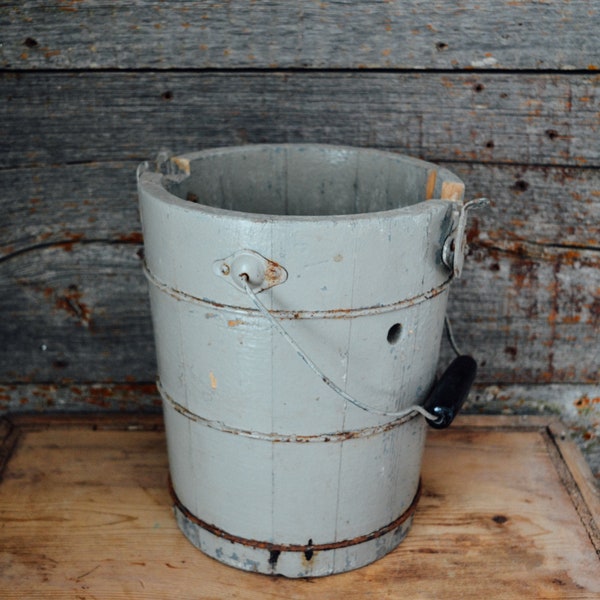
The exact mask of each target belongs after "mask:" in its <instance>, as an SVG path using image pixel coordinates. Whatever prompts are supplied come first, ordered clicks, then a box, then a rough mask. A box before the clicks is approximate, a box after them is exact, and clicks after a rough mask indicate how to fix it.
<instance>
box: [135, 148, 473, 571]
mask: <svg viewBox="0 0 600 600" xmlns="http://www.w3.org/2000/svg"><path fill="white" fill-rule="evenodd" d="M138 190H139V196H140V209H141V216H142V225H143V229H144V240H145V256H146V265H145V269H146V274H147V277H148V280H149V283H150V286H149V287H150V298H151V306H152V318H153V325H154V332H155V340H156V351H157V359H158V381H159V390H160V392H161V395H162V397H163V400H164V402H163V405H164V413H165V424H166V431H167V442H168V451H169V465H170V475H171V486H172V494H173V502H174V506H175V515H176V518H177V522H178V524H179V526H180V528H181V529H182V531H183V533H184V534H185V535H186V536H187V538H188V539H189V540H190V541H191V542H192V544H194V545H195V546H196V547H197V548H199V549H201V550H202V551H203V552H205V553H206V554H208V555H209V556H212V557H213V558H216V559H217V560H220V561H222V562H224V563H227V564H230V565H232V566H235V567H238V568H241V569H245V570H250V571H257V572H260V573H267V574H280V575H285V576H287V577H306V576H321V575H328V574H332V573H341V572H344V571H348V570H351V569H355V568H357V567H361V566H363V565H366V564H368V563H370V562H373V561H374V560H377V559H378V558H380V557H382V556H384V555H385V554H387V553H388V552H390V551H391V550H393V549H394V548H395V547H396V546H397V545H398V544H399V543H400V542H401V540H402V539H403V538H404V537H405V536H406V534H407V533H408V531H409V529H410V525H411V522H412V518H413V514H414V511H415V508H416V505H417V501H418V497H419V492H420V483H419V481H420V467H421V456H422V452H423V446H424V441H425V423H426V420H425V418H424V417H423V415H425V416H426V417H427V418H430V419H432V421H433V422H434V423H437V424H438V425H443V426H447V424H449V422H450V421H451V420H452V418H453V416H454V414H455V413H456V411H457V410H458V408H457V407H459V405H460V402H458V403H456V402H454V401H453V403H452V406H447V404H448V402H447V398H448V397H449V396H452V397H453V398H460V399H461V401H462V399H464V397H465V396H466V393H467V392H468V387H469V386H470V382H471V381H472V377H473V376H474V363H471V362H469V361H468V360H460V361H458V362H456V364H454V363H453V366H452V367H451V368H449V370H448V372H447V373H446V374H445V375H444V377H442V379H441V380H440V382H439V384H438V385H437V386H436V385H435V374H436V368H437V361H438V354H439V345H440V340H441V336H442V332H443V329H444V315H445V312H446V303H447V297H448V292H449V285H450V283H451V281H452V280H453V278H454V277H457V276H458V275H460V272H461V269H462V260H463V255H464V249H465V240H464V232H465V221H466V213H467V209H468V208H469V206H471V205H470V204H469V203H463V201H462V197H463V192H464V185H463V184H462V182H461V181H460V180H459V179H458V178H457V177H456V176H455V175H453V174H452V173H451V172H449V171H447V170H446V169H442V168H440V167H438V166H436V165H433V164H431V163H426V162H424V161H420V160H417V159H413V158H410V157H406V156H402V155H398V154H394V153H387V152H380V151H375V150H367V149H357V148H346V147H337V146H323V145H293V144H290V145H259V146H243V147H236V148H221V149H215V150H205V151H201V152H196V153H191V154H186V155H182V156H178V157H170V158H169V157H168V156H167V155H165V156H164V162H163V163H162V164H161V165H160V166H159V168H156V169H154V168H151V167H150V165H145V166H141V167H140V168H139V169H138ZM309 367H310V368H309Z"/></svg>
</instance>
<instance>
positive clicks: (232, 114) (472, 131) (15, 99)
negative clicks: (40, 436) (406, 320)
mask: <svg viewBox="0 0 600 600" xmlns="http://www.w3.org/2000/svg"><path fill="white" fill-rule="evenodd" d="M598 23H600V6H599V5H598V4H597V3H596V2H594V1H593V0H588V1H585V0H582V1H578V2H568V1H566V0H556V1H552V2H536V1H533V0H522V1H519V2H514V1H509V0H502V1H499V2H488V3H480V2H474V1H471V0H462V1H458V2H428V1H425V0H412V1H410V2H406V1H402V2H401V1H400V0H380V1H373V2H363V3H357V2H351V1H346V0H337V1H332V2H313V1H307V0H303V1H301V2H295V3H290V2H285V1H283V0H271V1H270V2H247V1H243V0H230V1H224V2H214V3H213V2H150V1H140V0H138V1H132V2H118V3H100V2H97V1H94V0H80V1H76V0H72V1H67V0H63V1H59V2H56V3H52V4H49V3H44V2H39V1H33V0H31V1H24V2H7V3H3V4H2V6H1V7H0V31H1V33H2V35H1V38H2V39H1V41H2V44H1V46H0V68H1V69H2V72H1V74H0V90H1V93H2V95H1V99H2V102H1V103H0V135H1V139H2V143H1V144H0V181H1V184H0V189H1V190H2V192H3V193H2V194H1V196H0V204H1V208H2V215H3V218H2V219H1V221H0V339H1V340H2V344H1V345H0V385H1V386H2V389H1V391H0V410H27V409H35V408H48V407H49V406H51V405H53V406H54V407H55V408H59V409H62V410H69V409H83V408H89V407H91V406H93V405H100V406H105V407H107V408H123V409H128V410H129V409H134V408H136V407H144V408H148V407H152V406H155V404H156V395H155V394H154V393H153V392H152V390H151V387H148V386H147V385H146V384H148V383H149V382H151V381H152V380H153V378H154V369H155V363H154V355H153V353H154V349H153V340H152V332H151V326H150V317H149V307H148V301H147V298H146V286H145V281H144V279H143V276H142V273H141V249H142V237H141V230H140V224H139V219H138V215H137V199H136V192H135V181H134V172H135V167H136V165H137V164H138V163H139V162H140V161H141V160H144V159H147V158H149V157H152V156H154V155H155V154H156V152H157V151H158V150H159V149H160V148H163V147H167V148H169V149H171V150H173V151H176V152H179V151H189V150H194V149H201V148H206V147H211V146H222V145H230V144H245V143H254V142H301V141H302V142H324V143H335V144H351V145H359V146H370V147H376V148H382V149H389V150H394V151H398V152H402V153H406V154H411V155H413V156H418V157H422V158H424V159H426V160H431V161H434V162H438V163H442V164H444V165H445V166H448V167H449V168H451V169H452V170H453V171H454V172H456V173H457V174H458V175H460V176H462V177H463V178H464V180H465V181H466V184H467V193H468V195H469V196H471V197H475V196H478V195H486V196H488V197H490V198H491V200H492V203H491V207H490V208H489V209H487V210H486V211H484V212H480V213H477V214H476V215H474V216H473V218H472V219H471V223H470V231H469V238H470V245H471V252H470V257H469V259H468V261H467V266H466V269H465V272H464V275H463V278H462V279H461V280H460V281H459V282H457V283H456V284H455V285H454V286H453V291H452V300H451V305H450V309H449V313H450V316H451V318H452V322H453V325H454V330H455V335H456V338H457V339H458V341H459V342H460V344H461V345H462V346H463V347H464V348H465V349H468V350H469V351H471V352H472V353H473V354H474V355H475V356H476V357H477V359H478V360H479V363H480V375H479V378H478V389H479V393H478V394H474V395H473V396H472V399H471V404H470V407H471V410H482V411H492V412H493V411H514V410H520V411H525V412H527V411H533V412H535V411H538V410H555V411H559V412H561V413H562V414H563V416H564V417H565V419H566V420H567V422H568V423H570V424H572V426H573V428H575V429H576V430H577V435H578V440H579V442H580V444H581V445H582V446H583V447H584V448H586V450H587V453H588V457H589V458H590V461H591V462H592V464H593V465H594V468H595V469H596V470H597V471H600V443H599V441H598V438H599V436H600V425H599V423H600V386H599V379H600V346H599V335H598V332H599V326H600V235H599V234H600V171H599V169H598V167H599V165H600V143H599V142H598V136H599V133H600V95H599V93H598V90H599V83H600V75H599V74H598V69H599V68H600V38H599V36H598ZM450 357H451V352H450V349H449V348H448V347H446V346H445V347H444V348H443V352H442V363H446V362H448V360H449V359H450ZM542 384H544V385H542ZM107 386H108V387H107ZM105 390H110V392H111V393H108V392H107V391H105Z"/></svg>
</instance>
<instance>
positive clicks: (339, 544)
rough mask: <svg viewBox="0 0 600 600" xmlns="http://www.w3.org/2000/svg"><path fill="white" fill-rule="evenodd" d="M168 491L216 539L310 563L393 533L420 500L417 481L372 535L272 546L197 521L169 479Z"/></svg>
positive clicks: (177, 505)
mask: <svg viewBox="0 0 600 600" xmlns="http://www.w3.org/2000/svg"><path fill="white" fill-rule="evenodd" d="M169 491H170V493H171V498H172V501H173V503H174V505H175V506H176V507H177V510H179V511H180V512H181V513H182V514H183V516H184V517H185V518H186V519H188V520H189V521H191V522H192V523H193V524H194V525H196V526H198V527H201V528H202V529H204V530H206V531H209V532H210V533H212V534H213V535H216V536H217V537H220V538H222V539H225V540H227V541H229V542H232V543H234V544H240V545H242V546H250V547H252V548H261V549H264V550H267V551H268V552H269V553H270V554H271V557H272V558H274V557H273V553H274V552H302V553H303V554H304V558H305V559H306V560H307V561H310V559H311V558H313V557H314V556H315V555H316V553H317V552H322V551H324V550H336V549H338V548H346V547H347V546H354V545H356V544H362V543H364V542H368V541H370V540H374V539H377V538H379V537H381V536H384V535H386V534H387V533H390V532H391V531H394V530H395V529H398V527H400V526H401V525H402V524H403V523H405V522H406V521H407V520H408V519H409V518H410V517H411V516H412V515H413V514H414V512H415V511H416V509H417V504H418V502H419V499H420V498H421V491H422V485H421V480H420V479H419V486H418V488H417V493H416V494H415V497H414V498H413V500H412V502H411V504H410V506H409V507H408V508H407V509H406V510H405V511H404V512H403V513H402V514H401V515H400V516H399V517H398V518H397V519H396V520H394V521H392V522H391V523H389V524H388V525H385V526H384V527H382V528H381V529H378V530H376V531H373V532H372V533H368V534H365V535H361V536H358V537H355V538H353V539H349V540H340V541H336V542H330V543H325V544H313V543H312V539H310V540H309V543H308V544H306V545H304V544H273V543H272V542H265V541H262V540H250V539H247V538H242V537H238V536H236V535H233V534H231V533H228V532H227V531H224V530H222V529H220V528H219V527H217V526H215V525H211V524H210V523H207V522H206V521H203V520H202V519H199V518H198V517H197V516H196V515H194V514H192V513H191V512H190V511H189V510H188V509H187V508H186V507H185V506H184V505H183V504H181V502H180V501H179V498H178V497H177V495H176V494H175V490H174V489H173V484H172V482H171V479H170V478H169ZM274 562H276V561H275V560H273V562H272V564H273V563H274Z"/></svg>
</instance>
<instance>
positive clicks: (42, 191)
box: [0, 139, 600, 260]
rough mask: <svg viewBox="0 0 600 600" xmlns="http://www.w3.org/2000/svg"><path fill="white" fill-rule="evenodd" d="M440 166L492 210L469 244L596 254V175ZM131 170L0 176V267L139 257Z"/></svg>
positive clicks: (119, 164)
mask: <svg viewBox="0 0 600 600" xmlns="http://www.w3.org/2000/svg"><path fill="white" fill-rule="evenodd" d="M202 141H203V143H204V144H211V143H212V142H213V141H214V143H215V144H218V142H219V140H218V139H216V140H211V139H204V140H202ZM186 150H192V148H186ZM148 152H149V156H148V158H150V150H148ZM426 159H430V157H429V156H426ZM440 164H441V165H443V166H446V167H447V168H449V169H450V170H452V171H453V172H455V173H456V174H457V175H459V176H460V177H461V178H462V179H463V180H464V181H465V183H466V193H467V197H469V198H475V197H478V196H488V197H489V198H490V199H491V205H490V208H488V209H485V210H479V211H477V212H474V213H471V214H470V217H469V238H470V240H471V242H476V243H478V244H480V245H485V246H486V247H490V249H491V248H497V249H502V248H504V249H505V250H506V251H508V250H509V249H510V247H509V244H512V248H513V250H514V249H515V248H516V245H517V244H519V243H521V244H522V245H523V248H521V251H522V252H523V253H526V248H525V245H526V244H527V243H529V244H531V243H534V244H537V245H562V246H564V247H565V249H567V250H568V248H566V247H567V246H571V247H572V248H571V249H572V250H575V249H576V248H579V249H581V250H585V249H590V250H592V249H593V248H595V247H597V246H598V239H599V238H600V200H599V199H600V170H598V169H581V168H564V167H537V166H532V165H497V164H493V163H488V164H485V163H483V164H477V163H460V162H458V163H457V162H448V163H444V162H443V161H442V162H440ZM137 165H138V161H136V160H129V161H114V162H113V161H108V162H91V163H83V164H56V165H50V166H39V167H28V168H17V169H0V189H3V190H6V192H5V193H4V194H2V195H1V196H0V210H2V214H3V215H4V217H3V219H2V220H1V221H0V260H1V258H2V256H7V255H10V254H11V253H14V252H20V251H25V250H27V249H28V248H30V247H32V246H36V245H44V244H56V243H61V242H64V243H65V244H68V243H70V242H72V241H76V240H81V239H86V240H87V241H88V242H89V241H91V240H98V241H104V242H105V243H120V242H123V243H130V244H138V249H139V247H141V245H142V238H141V226H140V222H139V213H138V205H137V193H136V182H135V170H136V167H137ZM531 251H532V252H534V253H536V254H537V255H540V250H538V251H535V249H534V248H531Z"/></svg>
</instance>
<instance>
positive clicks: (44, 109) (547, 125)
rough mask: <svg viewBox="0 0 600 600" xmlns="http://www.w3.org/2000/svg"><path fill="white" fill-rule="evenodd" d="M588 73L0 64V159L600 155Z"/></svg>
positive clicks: (541, 159) (543, 158)
mask: <svg viewBox="0 0 600 600" xmlns="http://www.w3.org/2000/svg"><path fill="white" fill-rule="evenodd" d="M599 82H600V75H585V76H582V75H581V74H571V75H568V74H551V75H549V74H535V73H526V74H522V75H519V76H518V77H516V76H514V75H512V74H507V73H373V72H371V73H369V72H356V73H347V72H330V73H311V72H297V73H281V72H275V73H272V72H265V73H212V72H211V73H194V72H178V73H155V72H137V73H113V72H101V73H93V72H77V73H63V72H60V73H53V72H43V73H35V72H30V73H4V74H2V75H1V78H0V86H1V88H2V89H3V91H4V94H5V97H6V99H7V100H6V102H5V103H3V104H2V105H1V106H0V123H1V124H2V127H3V129H4V132H5V143H4V144H3V145H2V147H0V167H19V166H21V167H22V166H26V165H43V164H55V163H63V162H87V161H111V160H112V161H115V160H127V159H141V158H146V157H148V154H149V153H154V152H156V151H157V150H158V149H159V148H161V147H164V146H167V147H170V148H171V149H172V150H173V151H174V152H181V151H186V150H190V149H197V148H199V147H200V146H201V145H205V144H207V145H208V144H210V145H211V146H222V145H235V144H242V143H251V142H255V143H256V142H263V141H268V142H292V141H297V142H301V141H303V142H322V143H334V144H353V145H361V146H370V147H376V148H386V149H392V150H400V151H402V152H404V153H406V154H411V155H413V156H427V157H428V158H429V159H430V160H433V161H443V160H448V161H463V162H464V161H467V162H492V163H511V164H523V163H526V164H539V165H544V164H545V165H565V166H566V165H570V166H584V167H591V166H595V165H598V164H599V161H600V145H598V144H597V143H595V140H596V137H595V136H596V135H597V132H598V127H599V122H598V110H599V103H600V95H598V94H597V93H596V90H597V88H598V83H599Z"/></svg>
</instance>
